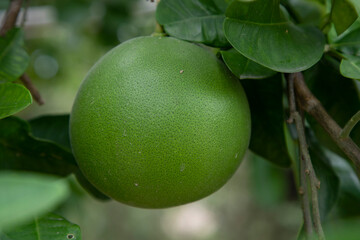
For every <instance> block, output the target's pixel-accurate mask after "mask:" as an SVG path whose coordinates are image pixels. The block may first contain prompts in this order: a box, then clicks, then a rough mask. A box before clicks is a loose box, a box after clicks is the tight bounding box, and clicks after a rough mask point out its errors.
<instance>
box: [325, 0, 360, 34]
mask: <svg viewBox="0 0 360 240" xmlns="http://www.w3.org/2000/svg"><path fill="white" fill-rule="evenodd" d="M333 3H334V6H333V8H332V9H333V10H332V12H331V18H332V21H333V23H334V25H335V29H336V32H337V33H338V34H339V35H340V34H341V33H343V32H344V31H345V30H346V29H348V28H349V27H350V26H351V24H353V23H354V22H355V20H356V19H357V18H358V17H359V16H358V13H357V11H356V8H355V6H354V5H353V4H352V2H351V1H350V0H334V1H333Z"/></svg>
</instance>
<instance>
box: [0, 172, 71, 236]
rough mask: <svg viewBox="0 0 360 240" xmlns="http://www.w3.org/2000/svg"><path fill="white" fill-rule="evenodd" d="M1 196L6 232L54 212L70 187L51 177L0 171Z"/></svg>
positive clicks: (1, 216)
mask: <svg viewBox="0 0 360 240" xmlns="http://www.w3.org/2000/svg"><path fill="white" fill-rule="evenodd" d="M0 192H1V194H0V229H7V228H11V227H15V226H17V225H20V224H22V223H24V222H26V221H29V220H31V219H32V218H33V217H34V216H36V215H41V214H44V213H46V212H48V211H50V210H52V209H53V208H54V207H56V206H57V205H58V204H59V203H60V202H61V201H63V200H64V199H65V197H66V196H67V195H68V187H67V184H66V182H65V181H64V180H58V179H56V178H54V177H50V176H45V175H39V174H34V173H31V174H30V173H15V172H7V171H0Z"/></svg>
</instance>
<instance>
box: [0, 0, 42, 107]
mask: <svg viewBox="0 0 360 240" xmlns="http://www.w3.org/2000/svg"><path fill="white" fill-rule="evenodd" d="M22 3H23V0H11V2H10V4H9V7H8V9H7V11H6V15H5V19H4V23H3V25H2V26H1V29H0V36H5V34H6V33H7V32H8V31H9V30H10V29H12V28H13V27H14V26H15V24H16V20H17V18H18V16H19V12H20V9H21V5H22ZM25 16H26V11H25V13H24V16H23V18H24V19H23V20H25ZM20 80H21V81H22V83H23V84H24V86H25V87H26V88H27V89H29V91H30V93H31V95H32V97H33V98H34V100H35V101H36V102H37V103H38V104H39V105H42V104H44V100H43V99H42V98H41V96H40V93H39V91H38V90H37V89H36V87H35V86H34V85H33V83H32V82H31V79H30V78H29V76H28V75H26V74H23V75H22V76H21V77H20Z"/></svg>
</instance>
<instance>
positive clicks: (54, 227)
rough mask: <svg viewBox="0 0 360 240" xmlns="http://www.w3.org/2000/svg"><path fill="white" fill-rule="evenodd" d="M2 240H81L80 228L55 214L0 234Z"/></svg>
mask: <svg viewBox="0 0 360 240" xmlns="http://www.w3.org/2000/svg"><path fill="white" fill-rule="evenodd" d="M0 239H2V240H3V239H4V240H42V239H43V240H69V239H71V240H81V232H80V227H79V226H78V225H76V224H73V223H70V222H68V221H67V220H66V219H64V218H63V217H61V216H59V215H56V214H48V215H46V216H44V217H42V218H35V219H34V221H33V222H31V223H29V224H27V225H25V226H23V227H21V228H18V229H15V230H13V231H11V232H6V233H3V234H2V235H1V234H0Z"/></svg>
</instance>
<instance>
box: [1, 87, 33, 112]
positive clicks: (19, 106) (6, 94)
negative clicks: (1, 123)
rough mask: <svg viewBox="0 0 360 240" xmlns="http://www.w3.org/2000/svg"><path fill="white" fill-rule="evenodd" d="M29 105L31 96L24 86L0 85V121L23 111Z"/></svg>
mask: <svg viewBox="0 0 360 240" xmlns="http://www.w3.org/2000/svg"><path fill="white" fill-rule="evenodd" d="M31 103H32V97H31V94H30V92H29V90H27V89H26V88H25V87H24V86H22V85H20V84H14V83H0V119H2V118H5V117H8V116H10V115H12V114H15V113H17V112H19V111H21V110H23V109H24V108H26V107H27V106H29V105H30V104H31Z"/></svg>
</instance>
